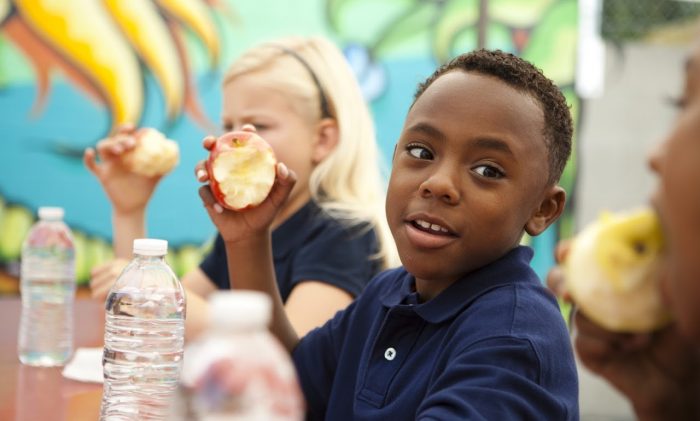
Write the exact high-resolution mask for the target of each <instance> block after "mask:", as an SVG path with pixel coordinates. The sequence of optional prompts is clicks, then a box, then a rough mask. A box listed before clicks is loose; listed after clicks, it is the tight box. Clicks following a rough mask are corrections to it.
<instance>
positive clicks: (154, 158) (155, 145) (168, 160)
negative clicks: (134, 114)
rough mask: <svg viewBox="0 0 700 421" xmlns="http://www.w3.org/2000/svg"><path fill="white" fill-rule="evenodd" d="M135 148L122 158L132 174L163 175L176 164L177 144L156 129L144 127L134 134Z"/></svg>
mask: <svg viewBox="0 0 700 421" xmlns="http://www.w3.org/2000/svg"><path fill="white" fill-rule="evenodd" d="M134 138H135V139H136V146H134V148H133V149H131V150H129V151H128V152H126V153H125V154H124V155H123V156H122V162H123V163H124V165H125V166H126V167H127V168H128V169H129V170H130V171H132V172H134V173H137V174H141V175H144V176H146V177H154V176H161V175H164V174H166V173H168V172H170V170H172V169H173V168H175V166H176V165H177V163H178V160H179V158H180V150H179V148H178V146H177V143H176V142H175V141H173V140H170V139H167V138H166V137H165V135H164V134H163V133H161V132H159V131H158V130H156V129H153V128H150V127H144V128H141V129H139V130H137V131H136V132H135V133H134Z"/></svg>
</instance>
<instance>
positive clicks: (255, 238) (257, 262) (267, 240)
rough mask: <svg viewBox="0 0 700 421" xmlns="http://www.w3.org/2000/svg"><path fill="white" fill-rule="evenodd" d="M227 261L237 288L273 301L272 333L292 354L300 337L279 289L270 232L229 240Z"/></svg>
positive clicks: (233, 282) (232, 281) (231, 278)
mask: <svg viewBox="0 0 700 421" xmlns="http://www.w3.org/2000/svg"><path fill="white" fill-rule="evenodd" d="M226 258H227V260H228V267H229V279H230V280H231V283H232V284H233V285H236V288H237V289H250V290H256V291H261V292H264V293H265V294H267V295H268V296H269V297H270V298H271V299H272V323H271V324H270V331H271V332H272V333H273V334H274V335H275V336H276V337H277V339H278V340H279V341H280V342H282V344H283V345H284V347H285V348H286V349H287V350H288V351H289V352H290V353H291V352H292V350H293V349H294V348H295V347H296V345H297V343H298V342H299V337H298V336H297V334H296V332H295V330H294V328H293V327H292V324H291V323H290V321H289V319H288V318H287V315H286V312H285V309H284V304H283V303H282V297H281V296H280V293H279V289H278V288H277V281H276V277H275V269H274V264H273V258H272V240H271V236H270V232H269V230H268V231H265V232H262V233H259V234H258V235H252V236H250V237H249V238H247V239H245V240H244V241H231V242H228V241H226ZM233 268H235V270H233Z"/></svg>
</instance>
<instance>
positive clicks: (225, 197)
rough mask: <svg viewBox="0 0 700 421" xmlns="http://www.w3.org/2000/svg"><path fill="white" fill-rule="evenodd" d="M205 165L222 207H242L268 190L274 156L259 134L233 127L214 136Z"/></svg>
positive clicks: (255, 203)
mask: <svg viewBox="0 0 700 421" xmlns="http://www.w3.org/2000/svg"><path fill="white" fill-rule="evenodd" d="M205 165H206V168H207V172H208V173H209V185H210V186H211V190H212V192H213V193H214V197H215V198H216V200H217V201H218V202H219V203H220V204H221V205H222V206H223V207H225V208H228V209H232V210H244V209H247V208H252V207H255V206H258V205H259V204H260V203H262V201H263V200H265V198H266V197H267V195H268V194H269V193H270V190H271V189H272V185H273V184H274V182H275V174H276V165H277V159H276V158H275V153H274V151H273V150H272V147H270V145H269V144H268V143H267V142H266V141H265V140H264V139H263V138H262V137H260V136H259V135H257V134H256V133H253V132H245V131H236V132H230V133H226V134H224V135H223V136H221V137H219V138H218V139H217V140H216V143H215V144H214V146H213V147H212V148H211V150H210V153H209V159H207V161H206V164H205Z"/></svg>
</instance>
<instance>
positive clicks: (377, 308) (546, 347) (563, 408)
mask: <svg viewBox="0 0 700 421" xmlns="http://www.w3.org/2000/svg"><path fill="white" fill-rule="evenodd" d="M531 258H532V250H531V249H530V248H527V247H517V248H515V249H513V250H511V251H510V252H509V253H507V254H506V255H505V256H504V257H502V258H501V259H499V260H497V261H496V262H494V263H491V264H489V265H487V266H485V267H482V268H480V269H478V270H476V271H474V272H472V273H470V274H469V275H467V276H466V277H464V278H463V279H461V280H460V281H458V282H455V283H454V284H452V285H451V286H450V287H448V288H447V289H446V290H445V291H443V292H442V293H441V294H439V295H438V296H437V297H435V298H433V299H432V300H430V301H427V302H424V303H419V301H418V297H417V294H416V293H415V292H414V291H415V280H414V278H413V276H412V275H410V274H409V273H407V272H406V271H405V270H404V269H403V268H397V269H392V270H388V271H385V272H383V273H381V274H379V275H378V276H377V277H376V278H375V279H374V280H373V281H372V282H371V283H370V284H369V285H368V286H367V288H366V289H365V291H364V292H363V293H362V295H361V296H360V297H358V298H357V299H356V300H355V301H354V302H353V303H352V304H351V305H350V306H349V307H348V308H347V309H346V310H345V311H341V312H339V313H338V314H336V316H335V317H334V318H333V319H331V320H329V321H328V322H327V323H326V324H325V325H323V326H322V327H320V328H317V329H315V330H313V331H312V332H310V333H309V334H307V335H306V336H305V337H304V338H303V339H302V340H301V342H300V343H299V345H298V346H297V348H296V349H295V350H294V352H293V354H292V355H293V358H294V362H295V364H296V366H297V370H298V372H299V377H300V381H301V385H302V388H303V390H304V394H305V396H306V399H307V405H308V409H309V413H310V418H311V419H324V418H325V419H328V420H333V421H340V420H382V421H387V420H390V421H394V420H395V421H399V420H401V421H403V420H414V419H416V420H482V419H483V420H516V419H528V420H577V419H578V417H579V415H578V381H577V374H576V366H575V363H574V357H573V352H572V349H571V343H570V341H569V336H568V331H567V328H566V325H565V324H564V321H563V318H562V316H561V313H560V312H559V308H558V306H557V303H556V301H555V300H554V299H553V297H552V295H551V294H550V293H549V292H548V291H547V290H546V289H545V288H544V287H543V286H542V285H541V282H540V280H539V279H538V278H537V275H536V274H535V273H534V272H533V271H532V269H531V268H530V265H529V262H530V259H531Z"/></svg>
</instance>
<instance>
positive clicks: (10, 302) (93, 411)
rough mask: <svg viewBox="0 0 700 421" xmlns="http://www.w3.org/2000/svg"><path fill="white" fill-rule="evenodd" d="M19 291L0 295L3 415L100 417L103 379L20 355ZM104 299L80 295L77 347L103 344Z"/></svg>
mask: <svg viewBox="0 0 700 421" xmlns="http://www.w3.org/2000/svg"><path fill="white" fill-rule="evenodd" d="M20 309H21V302H20V299H19V297H17V296H13V297H5V298H0V420H8V421H10V420H15V421H20V420H21V421H36V420H46V421H52V420H56V421H62V420H70V421H80V420H92V421H94V420H97V419H98V417H99V411H100V398H101V397H102V385H101V384H95V383H82V382H78V381H74V380H70V379H66V378H64V377H63V376H62V375H61V370H62V369H63V368H62V367H56V368H37V367H29V366H25V365H22V364H20V362H19V359H18V358H17V329H18V327H19V317H20ZM103 335H104V307H103V304H102V303H100V302H97V301H93V300H90V299H88V298H82V297H79V298H77V299H76V302H75V342H74V344H75V349H77V348H79V347H94V346H102V341H103Z"/></svg>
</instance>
